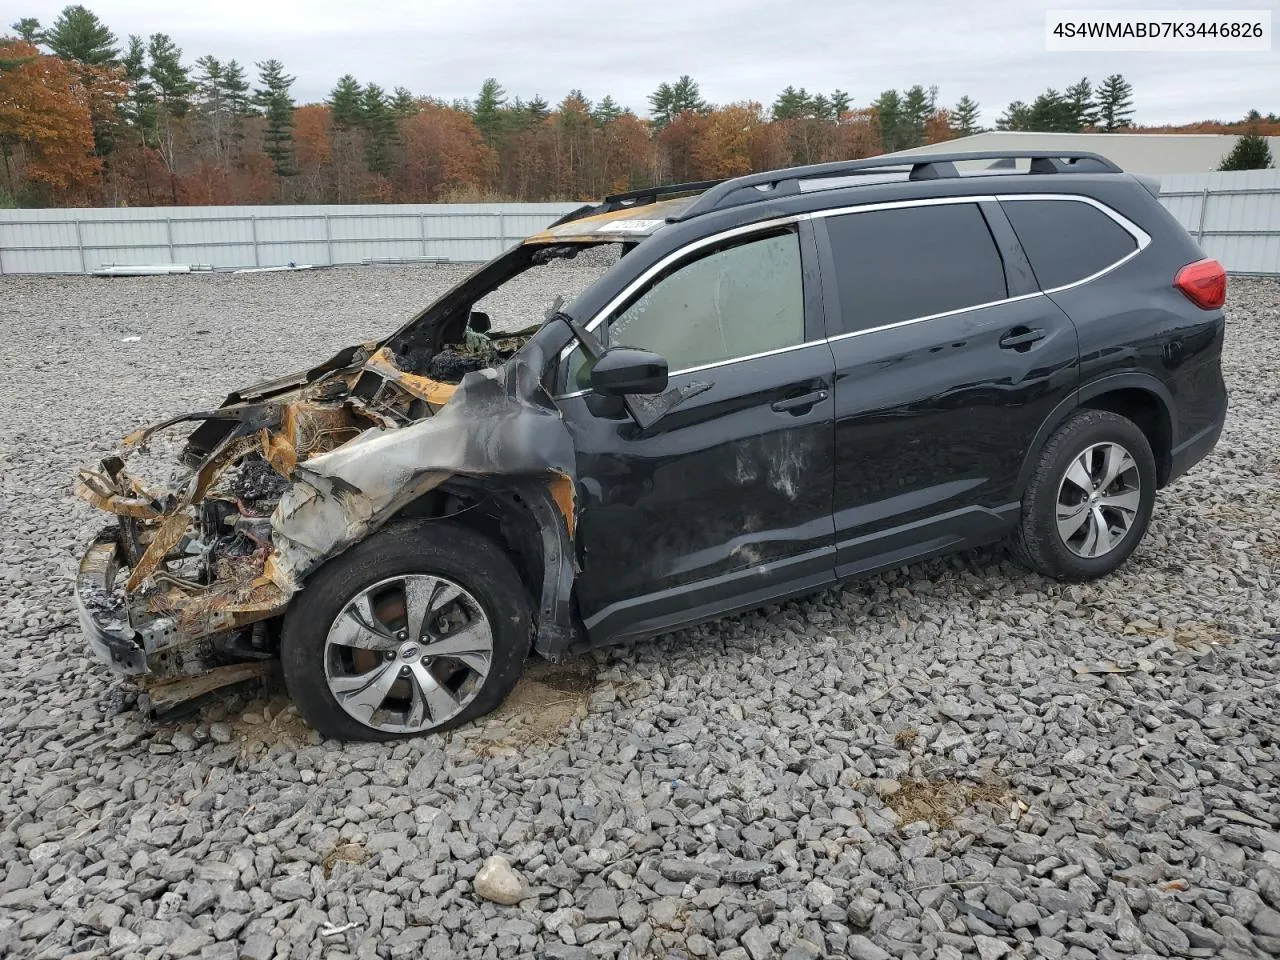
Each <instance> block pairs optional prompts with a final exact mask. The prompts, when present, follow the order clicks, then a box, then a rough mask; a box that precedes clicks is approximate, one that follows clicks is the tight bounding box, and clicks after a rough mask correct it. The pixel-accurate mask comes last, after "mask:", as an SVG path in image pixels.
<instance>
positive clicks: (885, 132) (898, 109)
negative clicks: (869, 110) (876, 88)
mask: <svg viewBox="0 0 1280 960" xmlns="http://www.w3.org/2000/svg"><path fill="white" fill-rule="evenodd" d="M871 106H872V107H873V108H875V111H876V117H877V118H878V119H879V121H880V143H881V146H883V147H884V150H885V152H886V153H893V152H894V151H895V150H901V149H902V148H903V147H905V146H907V144H906V142H905V140H906V136H905V134H904V131H903V126H904V124H903V112H902V97H900V96H899V95H898V91H897V90H886V91H885V92H884V93H882V94H880V96H879V97H877V98H876V100H875V102H874V103H873V104H872V105H871Z"/></svg>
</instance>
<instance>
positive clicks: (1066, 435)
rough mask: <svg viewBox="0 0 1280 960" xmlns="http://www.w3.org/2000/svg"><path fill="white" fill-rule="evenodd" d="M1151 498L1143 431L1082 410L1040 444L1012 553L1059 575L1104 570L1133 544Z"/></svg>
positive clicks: (1151, 460) (1151, 461) (1085, 576)
mask: <svg viewBox="0 0 1280 960" xmlns="http://www.w3.org/2000/svg"><path fill="white" fill-rule="evenodd" d="M1155 497H1156V464H1155V457H1154V456H1153V455H1152V453H1151V445H1150V444H1149V443H1148V442H1147V438H1146V435H1145V434H1144V433H1143V432H1142V431H1141V430H1140V429H1139V428H1138V426H1137V425H1136V424H1135V423H1133V421H1131V420H1128V419H1126V418H1124V417H1122V416H1120V415H1118V414H1115V413H1110V412H1108V411H1106V410H1082V411H1080V412H1079V413H1076V414H1074V415H1072V416H1071V417H1069V418H1068V419H1067V420H1066V422H1065V423H1063V424H1062V425H1061V426H1060V427H1058V429H1057V430H1056V431H1054V433H1053V436H1051V437H1050V438H1049V442H1048V443H1046V444H1045V445H1044V449H1043V450H1041V451H1040V456H1039V459H1038V460H1037V462H1036V465H1035V468H1034V469H1033V471H1032V475H1031V480H1030V482H1029V483H1028V484H1027V489H1026V492H1025V493H1024V494H1023V498H1022V519H1021V522H1020V525H1019V527H1018V530H1017V531H1016V533H1015V534H1014V537H1013V552H1014V554H1015V555H1016V556H1017V557H1018V559H1019V560H1021V561H1022V562H1023V563H1025V564H1026V565H1027V566H1029V567H1031V569H1033V570H1035V571H1037V572H1039V573H1042V574H1044V575H1045V576H1049V577H1055V578H1057V579H1059V580H1093V579H1095V578H1097V577H1103V576H1106V575H1107V574H1109V573H1111V572H1112V571H1113V570H1115V569H1116V568H1117V567H1118V566H1120V564H1122V563H1124V561H1125V560H1127V559H1128V558H1129V555H1130V554H1132V553H1133V551H1134V550H1135V549H1137V546H1138V543H1139V542H1140V541H1141V540H1142V537H1143V535H1144V534H1145V533H1146V531H1147V524H1148V523H1149V522H1150V520H1151V510H1152V508H1153V506H1154V505H1155Z"/></svg>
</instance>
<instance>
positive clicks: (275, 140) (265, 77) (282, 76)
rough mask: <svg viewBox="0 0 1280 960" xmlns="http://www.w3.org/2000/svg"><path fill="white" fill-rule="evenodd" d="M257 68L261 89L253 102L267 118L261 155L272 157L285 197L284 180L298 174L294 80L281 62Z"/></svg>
mask: <svg viewBox="0 0 1280 960" xmlns="http://www.w3.org/2000/svg"><path fill="white" fill-rule="evenodd" d="M257 67H258V83H260V84H261V86H260V87H257V88H256V89H255V90H254V91H253V99H254V102H255V103H256V104H258V106H260V107H262V108H263V111H264V112H265V113H266V117H267V124H266V129H265V130H264V131H263V134H262V152H263V153H265V154H266V155H267V156H268V157H270V158H271V169H272V170H273V171H274V172H275V175H276V178H277V183H278V186H279V189H280V192H281V194H283V193H284V178H285V177H292V176H295V175H296V174H297V172H298V167H297V163H296V158H295V155H294V148H293V97H291V96H290V95H289V88H290V87H292V86H293V81H294V79H295V78H294V77H291V76H288V75H287V74H286V73H285V72H284V64H283V63H281V62H280V61H279V60H274V59H272V60H264V61H262V62H261V63H258V64H257Z"/></svg>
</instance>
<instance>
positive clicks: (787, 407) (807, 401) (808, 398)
mask: <svg viewBox="0 0 1280 960" xmlns="http://www.w3.org/2000/svg"><path fill="white" fill-rule="evenodd" d="M825 399H827V391H825V390H814V391H813V392H812V393H802V394H800V395H799V396H798V397H787V398H785V399H783V400H777V401H775V402H774V404H773V409H774V410H775V411H777V412H778V413H790V414H792V415H793V416H797V417H798V416H800V414H802V413H808V412H809V411H810V410H812V409H813V405H814V404H815V403H821V402H822V401H823V400H825Z"/></svg>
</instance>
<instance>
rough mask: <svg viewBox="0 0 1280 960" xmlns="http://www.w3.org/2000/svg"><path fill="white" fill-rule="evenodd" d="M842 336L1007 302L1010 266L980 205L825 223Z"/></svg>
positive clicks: (877, 212)
mask: <svg viewBox="0 0 1280 960" xmlns="http://www.w3.org/2000/svg"><path fill="white" fill-rule="evenodd" d="M826 225H827V234H828V236H830V238H831V247H832V253H833V254H834V256H835V266H836V285H837V289H838V290H839V292H840V314H841V320H842V323H843V328H842V329H843V332H844V333H855V332H857V331H859V330H869V329H872V328H875V327H882V326H885V325H886V324H891V323H898V322H900V321H903V320H913V319H916V318H919V317H928V316H932V315H933V314H936V313H947V312H949V311H951V310H963V309H964V308H966V307H974V306H977V305H979V304H983V303H991V302H993V301H996V300H1003V299H1005V297H1007V296H1008V288H1007V287H1006V286H1005V279H1004V263H1003V262H1002V261H1001V259H1000V251H999V250H998V249H997V248H996V244H995V241H994V240H993V239H992V238H991V231H990V230H989V229H988V228H987V221H986V219H985V218H984V217H983V216H982V211H981V210H979V209H978V206H977V204H974V203H950V204H941V205H934V206H917V207H902V208H900V209H895V210H873V211H869V212H867V213H851V214H846V215H844V216H839V217H828V218H827V219H826Z"/></svg>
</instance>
